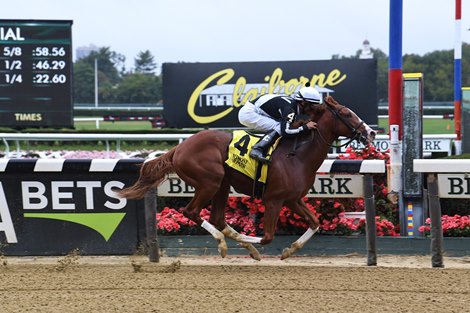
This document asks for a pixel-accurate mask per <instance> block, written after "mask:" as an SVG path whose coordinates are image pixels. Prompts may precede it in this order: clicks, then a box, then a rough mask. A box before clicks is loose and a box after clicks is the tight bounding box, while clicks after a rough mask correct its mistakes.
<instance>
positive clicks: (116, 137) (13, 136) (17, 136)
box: [0, 133, 192, 157]
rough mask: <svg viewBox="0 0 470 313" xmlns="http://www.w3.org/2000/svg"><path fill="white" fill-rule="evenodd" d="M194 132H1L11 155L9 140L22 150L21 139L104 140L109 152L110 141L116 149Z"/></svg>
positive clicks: (7, 154)
mask: <svg viewBox="0 0 470 313" xmlns="http://www.w3.org/2000/svg"><path fill="white" fill-rule="evenodd" d="M190 136H192V134H56V133H43V134H30V133H0V138H1V139H2V141H3V143H4V144H5V155H6V156H7V157H9V155H10V145H9V144H8V141H15V142H16V150H17V152H20V141H56V140H62V141H104V142H105V143H106V151H107V152H109V142H110V141H115V142H116V150H117V151H118V152H120V150H121V140H124V141H140V140H148V141H178V142H179V143H181V142H182V141H183V140H185V139H187V138H189V137H190Z"/></svg>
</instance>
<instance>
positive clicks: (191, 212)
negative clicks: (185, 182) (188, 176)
mask: <svg viewBox="0 0 470 313" xmlns="http://www.w3.org/2000/svg"><path fill="white" fill-rule="evenodd" d="M213 196H214V191H211V189H207V188H204V189H198V190H196V192H195V194H194V197H193V198H192V199H191V201H190V202H189V203H188V205H187V206H186V207H185V208H184V209H183V214H184V215H185V216H186V217H187V218H189V219H190V220H192V221H194V222H196V223H197V224H198V225H199V226H201V227H202V228H204V229H205V230H207V231H208V232H209V233H210V234H211V235H212V236H213V237H214V238H215V239H216V240H217V241H218V248H219V253H220V255H221V256H222V257H223V258H225V256H226V255H227V243H226V242H225V239H224V234H222V232H220V231H219V230H218V229H217V228H216V227H214V226H213V225H212V224H211V223H210V222H208V221H206V220H204V219H202V218H201V216H200V213H201V210H202V208H203V207H204V206H205V205H206V204H208V203H209V200H210V199H211V198H212V197H213Z"/></svg>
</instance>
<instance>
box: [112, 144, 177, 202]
mask: <svg viewBox="0 0 470 313" xmlns="http://www.w3.org/2000/svg"><path fill="white" fill-rule="evenodd" d="M175 149H176V147H175V148H173V149H171V150H170V151H168V152H167V153H165V154H164V155H162V156H159V157H158V158H156V159H153V160H150V161H147V162H145V163H144V164H143V165H142V167H141V168H140V176H139V179H138V180H137V182H136V183H135V184H134V185H132V186H130V187H128V188H124V189H122V190H120V191H117V194H118V195H119V196H120V197H122V198H126V199H142V198H143V197H145V194H146V193H147V191H148V190H149V189H151V188H153V187H158V185H160V183H161V182H162V181H163V180H164V179H165V175H166V174H168V173H171V172H173V171H174V170H173V155H174V154H175Z"/></svg>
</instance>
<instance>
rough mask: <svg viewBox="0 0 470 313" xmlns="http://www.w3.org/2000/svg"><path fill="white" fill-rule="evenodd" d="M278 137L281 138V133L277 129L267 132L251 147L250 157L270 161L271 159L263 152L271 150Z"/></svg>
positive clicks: (260, 160)
mask: <svg viewBox="0 0 470 313" xmlns="http://www.w3.org/2000/svg"><path fill="white" fill-rule="evenodd" d="M277 138H279V134H278V133H277V131H275V130H273V131H271V132H269V133H267V134H265V135H264V136H263V138H261V139H260V141H258V142H257V143H256V144H255V145H254V146H253V147H252V148H251V151H250V157H252V158H253V159H255V160H257V161H259V162H261V163H270V162H271V161H270V160H269V159H267V158H266V157H264V156H263V154H265V152H268V151H269V148H270V147H271V146H272V145H273V144H274V142H276V139H277Z"/></svg>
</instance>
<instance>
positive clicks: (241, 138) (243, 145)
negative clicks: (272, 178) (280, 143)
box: [225, 130, 277, 183]
mask: <svg viewBox="0 0 470 313" xmlns="http://www.w3.org/2000/svg"><path fill="white" fill-rule="evenodd" d="M259 140H260V137H256V136H253V135H250V134H249V133H247V132H246V131H244V130H235V131H234V132H233V138H232V141H231V142H230V145H229V146H228V158H227V160H226V161H225V164H227V165H228V166H230V167H231V168H233V169H235V170H237V171H239V172H240V173H242V174H245V175H246V176H248V177H250V178H251V179H253V180H255V179H256V176H257V175H256V172H257V167H258V162H257V161H256V160H254V159H252V158H250V155H249V152H250V151H251V147H252V146H253V145H254V144H255V143H257V142H258V141H259ZM276 145H277V142H276V143H275V144H274V145H273V147H271V149H270V150H269V152H268V153H269V156H271V154H272V151H273V150H274V148H275V146H276ZM268 159H269V157H268ZM267 174H268V165H267V164H263V166H262V168H261V175H259V179H258V182H261V183H266V177H267Z"/></svg>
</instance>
